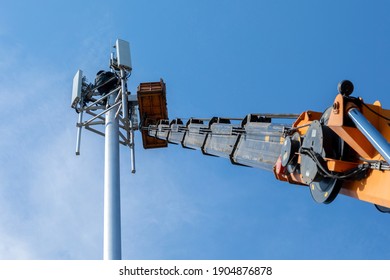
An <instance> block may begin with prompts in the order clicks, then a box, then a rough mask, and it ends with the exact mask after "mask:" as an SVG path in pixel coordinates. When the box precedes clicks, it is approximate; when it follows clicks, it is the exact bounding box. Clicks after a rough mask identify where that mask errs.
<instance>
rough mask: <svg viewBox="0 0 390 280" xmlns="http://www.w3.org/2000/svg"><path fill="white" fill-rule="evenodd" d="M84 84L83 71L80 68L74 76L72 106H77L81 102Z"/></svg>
mask: <svg viewBox="0 0 390 280" xmlns="http://www.w3.org/2000/svg"><path fill="white" fill-rule="evenodd" d="M82 84H83V71H81V70H78V71H77V72H76V75H74V78H73V89H72V102H71V103H70V106H71V107H72V108H76V106H77V103H79V102H80V99H81V87H82Z"/></svg>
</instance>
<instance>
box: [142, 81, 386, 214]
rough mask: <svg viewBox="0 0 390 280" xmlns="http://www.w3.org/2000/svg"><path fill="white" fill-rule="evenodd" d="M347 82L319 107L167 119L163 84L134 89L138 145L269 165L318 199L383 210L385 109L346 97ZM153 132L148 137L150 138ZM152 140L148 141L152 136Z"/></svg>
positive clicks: (349, 87)
mask: <svg viewBox="0 0 390 280" xmlns="http://www.w3.org/2000/svg"><path fill="white" fill-rule="evenodd" d="M352 91H353V85H352V83H351V82H349V81H343V82H342V83H340V84H339V92H340V93H339V94H338V95H337V96H336V99H335V101H334V103H333V105H332V106H330V107H329V108H327V109H326V110H325V111H324V112H323V113H321V112H314V111H306V112H303V113H301V114H299V115H297V114H249V115H247V116H245V117H244V118H241V119H237V118H222V117H213V118H209V119H199V118H189V119H188V120H186V122H184V121H183V119H173V120H168V114H167V109H166V93H165V83H163V81H162V80H161V81H160V85H159V86H158V84H157V83H153V85H152V83H144V84H141V85H140V87H139V88H138V101H139V111H140V116H141V131H142V135H143V143H144V148H158V147H166V146H167V143H171V144H178V145H181V146H182V147H183V148H189V149H194V150H200V151H201V152H202V153H203V154H205V155H210V156H218V157H223V158H227V159H229V160H230V161H231V162H232V163H233V164H236V165H242V166H249V167H255V168H261V169H264V170H268V171H272V172H273V173H274V174H275V177H276V179H278V180H280V181H285V182H288V183H290V184H298V185H303V186H307V187H308V188H309V190H310V193H311V195H312V197H313V199H314V200H315V201H316V202H319V203H326V204H327V203H330V202H332V201H333V200H334V199H335V198H336V196H337V195H338V194H339V193H342V194H344V195H347V196H350V197H354V198H357V199H359V200H363V201H367V202H370V203H373V204H375V205H376V207H377V208H378V210H380V211H382V212H387V213H390V187H389V186H388V184H389V182H390V165H389V161H390V145H389V143H388V141H389V139H390V111H389V110H384V109H382V108H381V106H380V103H379V102H376V103H374V104H365V103H364V102H363V100H362V99H361V98H354V97H350V94H351V93H352ZM152 139H153V140H152ZM153 141H154V142H153Z"/></svg>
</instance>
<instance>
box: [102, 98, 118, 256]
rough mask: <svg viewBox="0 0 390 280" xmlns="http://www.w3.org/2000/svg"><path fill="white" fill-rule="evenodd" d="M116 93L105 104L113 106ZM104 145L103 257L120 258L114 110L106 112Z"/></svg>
mask: <svg viewBox="0 0 390 280" xmlns="http://www.w3.org/2000/svg"><path fill="white" fill-rule="evenodd" d="M117 95H118V94H115V95H114V94H113V95H111V96H110V97H109V98H108V100H107V106H108V107H110V106H113V105H114V104H115V99H116V97H117ZM105 126H106V128H105V134H106V138H105V147H104V245H103V259H105V260H120V259H121V258H122V252H121V205H120V174H119V138H118V133H119V121H118V118H115V111H114V110H110V111H108V112H107V113H106V124H105Z"/></svg>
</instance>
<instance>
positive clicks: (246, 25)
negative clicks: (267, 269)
mask: <svg viewBox="0 0 390 280" xmlns="http://www.w3.org/2000/svg"><path fill="white" fill-rule="evenodd" d="M0 3H1V9H0V74H1V75H0V85H1V87H0V102H1V104H3V108H2V122H1V123H0V135H1V138H0V148H1V152H0V162H1V164H2V168H1V169H0V213H1V215H0V240H1V242H0V259H101V258H102V254H103V252H102V247H103V246H102V244H103V235H102V232H103V155H104V139H103V138H100V137H99V136H97V135H94V134H91V133H88V132H85V133H83V136H82V146H81V155H80V156H78V157H76V156H75V154H74V149H75V141H76V128H75V123H76V118H77V116H76V114H75V112H74V111H73V110H72V109H71V108H70V106H69V104H70V94H71V86H72V78H73V75H74V73H75V72H76V71H77V69H79V68H80V69H83V70H84V72H85V74H86V75H87V77H88V78H89V79H90V80H91V81H92V80H93V79H94V76H95V73H96V72H97V71H98V70H100V69H108V58H109V51H110V46H111V45H113V44H114V42H115V40H116V39H117V38H122V39H124V40H127V41H129V42H130V44H131V51H132V60H133V74H132V76H131V79H130V81H129V88H130V89H131V91H132V92H133V93H135V92H136V87H137V85H138V84H139V83H140V82H147V81H158V80H159V79H160V77H162V78H164V80H165V81H166V83H167V91H168V111H169V115H170V117H172V118H174V117H191V116H195V117H212V116H224V117H244V116H245V115H246V114H248V113H259V112H271V113H300V112H303V111H305V110H317V111H323V110H325V109H326V108H327V107H328V106H330V105H331V104H332V102H333V99H334V97H335V95H336V94H337V90H336V87H337V83H338V82H339V81H340V80H343V79H350V80H352V81H353V82H354V84H355V95H356V96H362V97H363V98H364V100H365V101H366V102H369V103H371V102H374V101H375V100H380V101H381V102H382V105H383V107H385V108H390V98H389V93H388V91H389V88H388V80H389V73H390V69H389V68H390V53H389V49H390V36H389V34H390V17H389V16H388V14H389V12H390V3H389V2H388V1H379V0H378V1H345V0H337V1H309V0H307V1H303V0H296V1H278V0H274V1H264V0H262V1H260V0H259V1H249V0H247V1H242V0H240V1H233V0H229V1H205V0H197V1H192V0H191V1H190V0H189V1H178V0H177V1H173V0H168V1H73V0H68V1H42V0H37V1H20V0H15V1H5V0H0ZM136 141H137V142H136V144H137V147H136V157H137V173H136V175H132V174H131V173H130V160H129V158H130V155H129V151H128V150H127V149H126V148H121V189H122V238H123V240H122V241H123V242H122V243H123V244H122V251H123V258H124V259H389V258H390V250H389V247H388V244H390V235H389V232H390V220H389V219H390V216H389V215H384V214H381V213H379V212H377V211H376V210H375V208H374V207H373V206H372V205H370V204H368V203H365V202H361V201H357V200H354V199H352V198H349V197H345V196H342V195H340V196H339V197H338V198H337V199H336V200H335V201H334V202H333V203H332V204H330V205H319V204H316V203H315V202H314V201H313V200H312V199H311V197H310V193H309V191H308V190H307V189H306V188H302V187H296V186H293V185H289V184H286V183H283V182H279V181H277V180H275V179H274V177H273V174H272V173H270V172H266V171H262V170H258V169H250V168H244V167H237V166H233V165H231V164H230V163H229V162H228V161H227V160H224V159H220V158H213V157H205V156H203V155H202V154H201V153H200V152H196V151H190V150H185V149H182V148H180V147H177V146H170V147H169V148H168V149H160V150H143V149H142V144H141V139H140V135H139V134H137V140H136Z"/></svg>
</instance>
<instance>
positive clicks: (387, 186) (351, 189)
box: [328, 95, 390, 208]
mask: <svg viewBox="0 0 390 280" xmlns="http://www.w3.org/2000/svg"><path fill="white" fill-rule="evenodd" d="M359 101H360V102H363V100H361V99H360V100H359ZM351 107H357V106H356V105H355V104H350V103H348V102H347V104H345V100H344V98H343V96H342V95H338V96H337V97H336V99H335V102H334V105H333V110H332V113H331V116H330V119H329V122H328V126H329V127H330V128H331V129H332V130H333V131H334V132H336V133H337V134H338V135H339V136H340V137H341V138H342V139H343V140H344V141H345V142H346V143H348V144H349V145H350V146H351V148H353V150H355V151H356V152H357V153H358V154H359V155H360V156H361V157H363V158H364V159H366V160H383V158H382V156H381V155H379V153H378V152H377V151H376V150H375V149H374V147H373V146H372V145H371V143H369V142H368V140H367V139H366V138H365V137H364V136H363V135H362V133H361V132H360V131H359V130H358V129H357V128H354V127H352V126H350V123H348V119H347V118H346V116H345V115H346V112H347V111H348V109H350V108H351ZM359 109H360V111H361V113H362V114H363V115H364V116H365V117H366V118H367V120H368V121H369V122H370V123H371V124H372V125H373V126H374V127H375V128H376V129H377V130H378V131H379V132H380V133H381V134H382V135H383V137H384V138H386V140H387V141H389V140H390V121H388V120H386V119H384V118H382V117H380V116H378V114H380V115H382V116H384V117H386V118H388V119H389V118H390V110H385V109H383V108H382V107H381V105H380V103H379V102H378V101H377V102H375V103H374V104H366V106H359ZM374 112H376V113H377V114H375V113H374ZM360 162H362V161H360ZM340 193H342V194H345V195H348V196H350V197H354V198H357V199H359V200H364V201H367V202H371V203H374V204H377V205H382V206H385V207H389V208H390V171H380V170H371V171H369V173H368V175H367V177H366V178H364V179H362V180H359V181H345V182H344V183H343V186H342V188H341V190H340Z"/></svg>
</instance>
